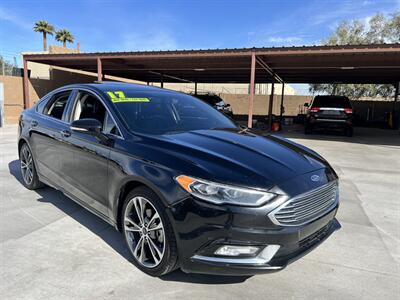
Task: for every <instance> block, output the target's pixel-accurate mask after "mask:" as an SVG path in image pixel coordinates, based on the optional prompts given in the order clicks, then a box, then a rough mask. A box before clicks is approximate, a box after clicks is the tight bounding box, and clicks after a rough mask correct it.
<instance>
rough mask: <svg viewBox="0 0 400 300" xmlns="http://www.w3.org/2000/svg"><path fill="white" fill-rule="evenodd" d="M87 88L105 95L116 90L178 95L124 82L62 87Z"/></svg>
mask: <svg viewBox="0 0 400 300" xmlns="http://www.w3.org/2000/svg"><path fill="white" fill-rule="evenodd" d="M85 87H86V88H89V89H92V90H97V91H99V92H102V93H106V92H108V91H116V90H122V91H124V90H126V89H130V90H134V91H138V92H139V91H143V92H165V93H168V92H174V93H178V92H176V91H173V90H168V89H163V88H159V87H155V86H149V85H144V84H137V83H126V82H115V81H101V82H93V83H77V84H70V85H67V86H64V87H63V88H85Z"/></svg>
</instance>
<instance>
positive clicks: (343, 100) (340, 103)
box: [312, 96, 351, 108]
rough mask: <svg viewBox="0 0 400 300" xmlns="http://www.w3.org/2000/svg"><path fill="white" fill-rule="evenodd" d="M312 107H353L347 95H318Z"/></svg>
mask: <svg viewBox="0 0 400 300" xmlns="http://www.w3.org/2000/svg"><path fill="white" fill-rule="evenodd" d="M312 107H335V108H351V104H350V100H349V98H347V97H338V96H316V97H315V98H314V101H313V104H312Z"/></svg>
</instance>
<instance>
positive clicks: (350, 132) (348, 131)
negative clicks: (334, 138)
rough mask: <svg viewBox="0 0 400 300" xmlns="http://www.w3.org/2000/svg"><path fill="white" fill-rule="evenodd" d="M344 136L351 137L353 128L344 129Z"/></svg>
mask: <svg viewBox="0 0 400 300" xmlns="http://www.w3.org/2000/svg"><path fill="white" fill-rule="evenodd" d="M344 134H345V135H346V136H348V137H352V136H353V128H352V127H349V128H346V129H345V130H344Z"/></svg>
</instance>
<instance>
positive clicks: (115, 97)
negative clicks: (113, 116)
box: [107, 91, 150, 103]
mask: <svg viewBox="0 0 400 300" xmlns="http://www.w3.org/2000/svg"><path fill="white" fill-rule="evenodd" d="M107 95H108V96H109V97H110V99H111V101H112V102H113V103H120V102H150V99H149V98H127V97H125V94H124V92H122V91H115V92H107Z"/></svg>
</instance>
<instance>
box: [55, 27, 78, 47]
mask: <svg viewBox="0 0 400 300" xmlns="http://www.w3.org/2000/svg"><path fill="white" fill-rule="evenodd" d="M56 40H57V41H59V42H62V43H63V47H64V48H66V47H67V42H68V43H73V42H74V36H73V35H72V34H71V32H69V31H68V30H67V29H60V30H58V31H56Z"/></svg>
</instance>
